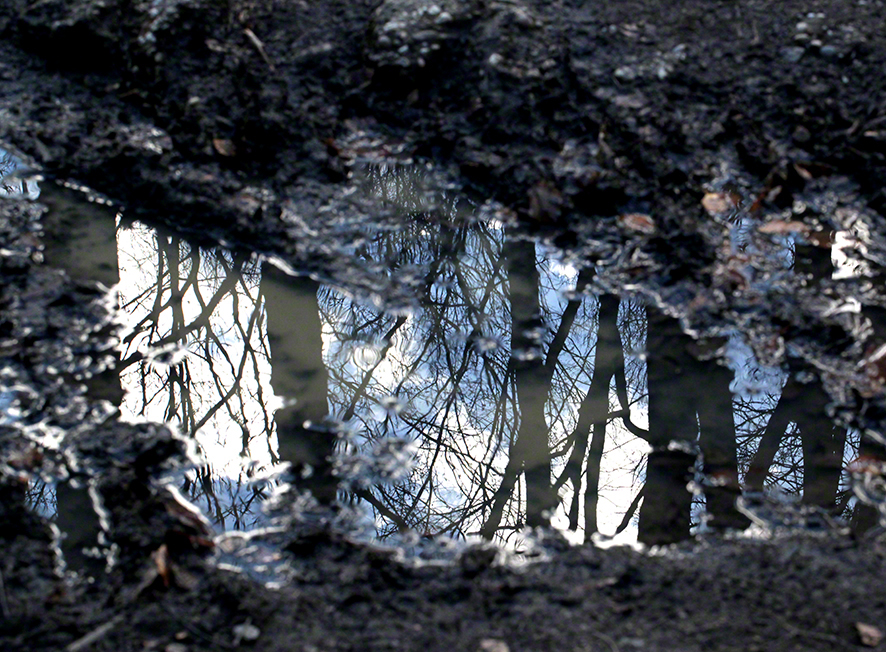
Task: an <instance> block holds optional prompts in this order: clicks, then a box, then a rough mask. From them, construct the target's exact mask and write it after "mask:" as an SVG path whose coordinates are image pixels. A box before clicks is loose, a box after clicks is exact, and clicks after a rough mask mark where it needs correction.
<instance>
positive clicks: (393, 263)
mask: <svg viewBox="0 0 886 652" xmlns="http://www.w3.org/2000/svg"><path fill="white" fill-rule="evenodd" d="M410 175H412V176H410ZM357 176H358V177H359V181H358V185H359V186H360V187H362V188H363V190H364V191H365V192H368V193H370V194H374V195H375V196H376V198H378V199H379V200H381V201H382V203H383V204H384V206H386V210H387V209H390V210H392V211H393V212H394V213H397V214H399V216H400V217H399V218H398V220H399V222H398V223H399V224H400V228H397V229H377V230H375V231H372V232H368V233H367V234H366V235H365V237H363V238H360V239H358V240H355V241H354V242H356V244H353V246H352V247H351V249H349V250H347V251H344V252H343V255H345V256H348V257H349V258H348V259H347V260H348V261H349V264H350V265H351V267H352V274H353V276H354V278H355V279H357V281H358V282H355V285H356V286H359V287H365V285H361V284H360V283H359V275H360V274H361V269H363V268H367V269H368V268H371V269H372V270H373V273H377V272H378V270H380V269H381V270H385V272H384V273H386V274H387V275H388V276H389V277H390V278H391V279H396V280H397V282H398V283H400V284H401V285H404V286H409V287H411V288H413V290H414V293H415V298H416V301H415V303H414V305H412V306H411V307H402V306H397V307H394V308H392V307H391V306H390V305H387V308H388V309H387V310H386V309H385V308H384V307H379V306H380V305H381V306H385V305H386V304H385V297H384V296H380V297H375V299H377V300H376V301H373V300H369V299H367V298H365V295H360V294H359V293H357V292H352V291H351V288H350V286H349V285H348V283H347V282H342V283H340V284H339V285H332V284H328V285H321V284H319V283H318V282H315V281H313V280H311V279H309V278H307V277H297V276H292V275H288V274H285V273H283V272H281V271H279V270H277V269H276V268H275V267H273V266H272V265H270V264H268V263H265V264H263V265H262V264H260V262H259V261H258V260H257V259H255V258H250V257H247V256H243V255H239V254H236V253H231V252H227V251H224V250H220V249H219V250H205V249H199V248H196V247H192V246H189V245H188V244H187V243H186V242H184V241H182V240H181V239H179V238H177V237H175V236H172V235H168V234H161V233H159V232H156V231H152V230H150V229H147V228H144V227H139V226H134V227H131V228H129V229H126V230H123V231H121V232H120V236H119V238H118V239H119V244H120V269H121V279H123V281H122V282H121V286H120V287H121V295H122V297H123V303H124V307H125V309H126V310H127V311H128V313H129V314H130V319H131V321H132V325H131V330H130V332H129V334H128V335H126V337H125V338H124V342H123V343H124V351H123V355H122V360H121V365H120V371H121V373H122V379H123V384H124V386H125V387H127V389H128V391H129V394H128V396H127V399H126V403H125V405H126V407H127V409H128V410H129V411H130V412H131V413H132V414H133V415H138V416H143V417H147V418H151V419H162V420H166V421H173V422H175V423H177V424H179V426H180V428H181V429H182V430H183V431H185V432H186V433H188V434H189V435H191V436H193V437H194V438H195V440H196V441H197V443H198V445H199V448H200V450H201V452H202V453H203V458H204V459H205V460H206V464H205V465H204V466H202V467H201V468H200V469H199V470H197V471H195V472H194V473H192V474H191V475H190V476H189V477H188V479H187V481H186V482H185V489H186V490H187V491H188V492H189V493H190V495H191V496H192V498H194V499H195V500H198V501H200V502H201V503H202V504H203V505H205V509H206V511H207V512H208V513H209V514H211V515H213V516H214V518H215V519H216V520H217V521H218V522H220V523H223V524H224V525H225V526H226V527H250V526H252V525H253V524H254V523H256V522H257V520H258V519H259V516H258V509H257V507H258V505H259V504H260V503H261V502H262V499H263V498H264V496H265V484H264V483H262V482H258V483H255V482H252V481H251V479H252V478H255V477H257V476H258V475H259V474H262V473H264V472H265V471H270V470H273V469H275V468H279V467H277V466H276V465H277V464H278V463H280V462H288V463H290V464H291V467H292V471H293V473H292V474H291V476H290V477H291V479H292V480H293V482H294V484H295V486H296V487H298V488H299V489H303V490H307V491H309V492H310V493H311V494H312V495H313V496H314V498H315V499H316V500H317V501H318V502H319V503H320V504H321V505H323V506H332V505H334V504H336V501H337V500H338V501H339V502H345V503H350V504H352V505H354V506H356V507H359V508H361V509H363V510H364V511H365V512H366V513H367V514H371V515H372V516H373V517H374V518H375V522H376V528H377V535H378V536H379V537H381V538H388V537H394V536H399V535H400V534H401V533H403V532H405V531H407V530H413V531H416V532H418V533H420V534H421V535H424V536H447V537H467V536H471V535H480V536H483V537H486V538H489V539H495V540H498V541H513V542H516V541H518V540H519V537H520V536H521V534H520V533H521V532H522V530H523V529H524V528H525V527H527V526H530V527H535V526H544V525H548V524H554V525H555V526H557V527H560V528H562V529H564V530H569V531H572V532H574V533H575V534H576V538H580V539H584V540H587V539H590V538H591V537H592V536H593V535H594V534H596V533H598V532H600V533H603V534H607V535H612V534H617V533H619V532H622V531H624V530H628V531H633V532H634V533H635V536H638V537H639V538H640V540H642V541H645V542H647V543H667V542H671V541H676V540H679V539H681V538H685V537H687V536H689V535H690V531H691V529H692V528H693V527H702V528H703V527H722V528H725V527H743V526H745V525H747V523H748V520H747V519H746V517H745V516H744V515H743V514H741V513H740V512H739V511H738V510H737V509H736V506H735V500H736V498H737V497H738V496H739V495H740V493H741V491H742V490H743V489H745V488H747V489H750V490H752V491H761V490H763V489H764V488H768V487H772V486H777V487H779V488H780V490H781V491H783V492H786V493H795V494H797V495H800V494H802V495H803V497H804V500H805V501H807V502H808V503H810V504H814V505H818V506H822V507H828V508H832V507H834V506H835V505H836V504H837V502H838V492H840V491H842V490H843V489H844V488H843V487H841V485H840V477H841V476H840V473H841V469H842V462H843V456H844V453H843V450H844V447H845V446H844V444H845V436H846V434H845V431H843V430H840V429H837V428H834V427H833V426H832V425H831V423H830V421H829V420H828V419H827V418H825V417H823V416H822V414H821V410H820V408H821V406H822V405H824V404H825V403H826V396H825V394H824V391H823V390H822V389H821V387H820V386H818V385H815V384H814V383H813V384H811V385H810V384H802V383H799V381H797V380H796V378H795V376H796V374H795V373H793V372H792V373H789V374H788V375H787V378H788V380H787V381H785V377H786V376H785V375H784V373H783V372H780V371H771V372H765V373H764V374H763V375H766V373H768V374H770V376H771V378H769V379H768V381H767V383H768V384H766V386H765V391H758V392H756V393H754V392H744V393H743V392H742V391H741V390H736V392H737V393H733V391H732V390H733V387H732V386H733V385H736V383H738V380H740V379H741V378H743V377H744V376H747V375H748V374H749V373H750V372H749V371H748V369H750V368H754V365H755V363H753V361H752V355H751V353H750V352H749V351H744V350H742V349H741V347H740V346H739V345H738V344H736V343H735V341H736V340H735V338H733V339H732V340H730V341H729V342H727V341H725V340H724V341H716V342H713V341H711V342H706V343H699V342H696V341H695V340H694V339H693V338H691V337H689V336H687V335H685V334H684V333H683V332H682V330H681V328H680V326H679V324H678V323H677V322H676V321H675V320H673V319H671V318H668V317H665V316H663V315H661V314H659V313H658V312H657V311H655V310H653V309H648V310H647V309H646V308H645V307H643V306H642V305H641V304H640V303H638V302H636V301H631V300H628V299H622V298H619V297H617V296H614V295H611V294H599V293H594V292H593V288H594V282H595V281H594V269H593V267H586V268H584V269H581V270H577V269H573V268H572V267H570V266H569V265H568V264H566V263H563V262H559V261H558V260H557V259H556V258H555V257H554V256H553V254H552V253H551V250H549V249H546V248H545V247H543V246H541V245H539V244H537V243H536V242H535V241H534V240H532V239H527V238H525V237H521V235H520V234H519V233H517V232H516V231H514V230H513V229H505V228H503V227H502V226H501V225H500V224H498V223H497V222H495V221H494V220H491V221H480V220H476V219H472V218H469V214H470V212H471V210H472V209H471V207H470V206H469V205H468V204H466V201H465V200H463V199H460V198H457V197H455V196H453V195H452V194H451V193H448V191H446V190H445V189H444V190H440V189H435V188H434V187H433V184H432V183H431V181H430V180H429V179H428V178H427V176H426V172H425V171H424V170H423V169H422V168H417V167H415V168H409V167H408V166H380V167H372V166H368V167H367V168H366V169H365V170H364V171H363V172H362V173H361V174H360V175H357ZM429 188H430V190H429ZM361 297H362V298H361ZM703 346H706V347H707V348H708V352H707V353H706V354H704V355H702V354H701V353H700V351H699V349H700V347H703ZM718 350H719V351H720V352H719V353H718V352H717V351H718ZM724 350H725V351H726V352H727V353H726V354H725V355H726V357H727V358H729V359H731V360H732V361H731V362H730V364H731V368H730V367H727V366H724V364H722V363H721V362H720V361H719V360H720V359H721V358H722V357H723V355H724V354H723V353H722V352H723V351H724ZM730 356H731V357H730ZM760 373H763V372H760ZM738 384H739V385H740V384H741V383H738ZM782 385H784V389H783V390H782ZM690 488H691V489H692V491H690Z"/></svg>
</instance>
